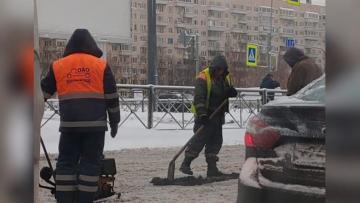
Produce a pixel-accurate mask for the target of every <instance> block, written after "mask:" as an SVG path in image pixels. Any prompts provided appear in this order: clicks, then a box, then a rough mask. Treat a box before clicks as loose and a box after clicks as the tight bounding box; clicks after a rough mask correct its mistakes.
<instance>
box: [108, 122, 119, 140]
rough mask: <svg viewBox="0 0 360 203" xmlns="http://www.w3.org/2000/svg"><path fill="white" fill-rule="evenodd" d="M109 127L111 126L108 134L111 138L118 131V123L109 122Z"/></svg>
mask: <svg viewBox="0 0 360 203" xmlns="http://www.w3.org/2000/svg"><path fill="white" fill-rule="evenodd" d="M110 128H111V131H110V135H111V137H112V138H115V137H116V134H117V131H118V125H117V124H110Z"/></svg>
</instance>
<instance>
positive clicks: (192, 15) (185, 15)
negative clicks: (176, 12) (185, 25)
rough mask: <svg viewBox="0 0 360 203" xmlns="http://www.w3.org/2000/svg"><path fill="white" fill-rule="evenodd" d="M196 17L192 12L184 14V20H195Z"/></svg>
mask: <svg viewBox="0 0 360 203" xmlns="http://www.w3.org/2000/svg"><path fill="white" fill-rule="evenodd" d="M196 16H197V14H195V13H194V12H192V11H191V12H186V11H185V13H184V17H185V18H195V17H196Z"/></svg>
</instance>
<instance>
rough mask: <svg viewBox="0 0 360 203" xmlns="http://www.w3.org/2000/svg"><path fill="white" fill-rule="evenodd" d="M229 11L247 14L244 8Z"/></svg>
mask: <svg viewBox="0 0 360 203" xmlns="http://www.w3.org/2000/svg"><path fill="white" fill-rule="evenodd" d="M231 13H233V14H239V15H247V12H246V11H245V10H244V9H231Z"/></svg>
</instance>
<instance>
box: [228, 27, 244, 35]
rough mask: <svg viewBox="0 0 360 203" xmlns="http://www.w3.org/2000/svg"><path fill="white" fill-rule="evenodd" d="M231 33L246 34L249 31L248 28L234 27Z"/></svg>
mask: <svg viewBox="0 0 360 203" xmlns="http://www.w3.org/2000/svg"><path fill="white" fill-rule="evenodd" d="M231 32H235V33H241V34H246V33H247V32H248V30H247V29H246V28H239V27H233V28H232V29H231Z"/></svg>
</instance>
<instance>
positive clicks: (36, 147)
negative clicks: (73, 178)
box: [32, 0, 44, 202]
mask: <svg viewBox="0 0 360 203" xmlns="http://www.w3.org/2000/svg"><path fill="white" fill-rule="evenodd" d="M36 4H37V1H36V0H33V6H34V50H35V51H36V53H38V54H39V29H38V15H37V5H36ZM40 71H41V68H40V58H38V57H34V81H35V82H37V83H38V84H39V82H38V81H39V80H40ZM37 88H39V89H40V87H39V85H34V101H35V103H34V105H33V107H34V111H33V112H34V115H33V120H34V122H33V125H34V126H33V129H34V131H33V133H34V138H33V148H32V150H33V156H32V158H33V160H34V163H33V173H34V174H33V201H34V202H39V192H38V191H39V172H40V169H39V160H40V133H41V129H40V124H41V118H42V114H41V113H39V112H43V109H44V107H43V105H41V102H43V101H40V100H39V99H37V98H42V95H39V94H41V93H40V91H39V90H38V89H37Z"/></svg>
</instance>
